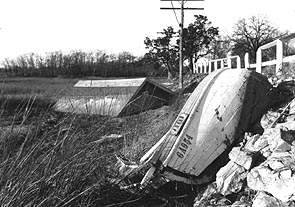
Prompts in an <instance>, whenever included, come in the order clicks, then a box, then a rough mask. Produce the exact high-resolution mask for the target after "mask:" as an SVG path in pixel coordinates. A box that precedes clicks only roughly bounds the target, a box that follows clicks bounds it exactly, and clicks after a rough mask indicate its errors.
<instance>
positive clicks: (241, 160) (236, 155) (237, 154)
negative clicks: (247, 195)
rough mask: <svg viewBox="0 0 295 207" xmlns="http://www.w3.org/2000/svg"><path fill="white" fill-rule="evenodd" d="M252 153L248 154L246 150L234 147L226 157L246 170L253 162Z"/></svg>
mask: <svg viewBox="0 0 295 207" xmlns="http://www.w3.org/2000/svg"><path fill="white" fill-rule="evenodd" d="M253 156H254V155H252V156H251V155H250V154H249V153H247V152H246V151H242V150H241V148H240V147H234V148H233V149H232V150H231V151H230V153H229V155H228V157H229V159H230V160H231V161H233V162H235V163H236V164H238V165H240V166H242V167H244V168H245V169H246V170H249V169H250V168H251V166H252V163H253V158H252V157H253Z"/></svg>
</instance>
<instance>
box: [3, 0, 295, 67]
mask: <svg viewBox="0 0 295 207" xmlns="http://www.w3.org/2000/svg"><path fill="white" fill-rule="evenodd" d="M161 6H162V7H171V3H170V2H161V1H160V0H0V28H1V29H0V62H1V61H2V60H3V59H4V58H14V57H16V56H18V55H21V54H25V53H30V52H34V53H39V54H44V52H52V51H57V50H62V51H65V52H68V51H70V50H76V49H81V50H83V51H86V52H87V51H90V50H97V49H99V50H106V52H107V53H119V52H122V51H128V52H131V53H133V54H134V55H138V56H139V55H143V54H144V53H145V52H146V50H145V49H144V44H143V41H144V39H145V37H147V36H148V37H156V36H157V32H159V31H162V30H163V29H164V28H167V27H168V26H173V27H174V28H175V29H176V28H178V24H177V21H176V19H175V16H174V13H173V11H172V10H160V7H161ZM174 6H175V7H178V6H179V3H178V2H177V1H176V2H174ZM186 7H203V8H204V11H186V12H185V25H187V24H189V23H192V22H193V19H194V18H193V16H194V15H195V14H202V15H206V16H208V18H209V20H210V21H211V22H212V23H213V26H216V27H219V28H220V31H221V32H222V33H223V34H224V33H230V32H231V29H232V27H233V25H234V23H235V22H237V20H238V19H239V18H243V17H249V16H251V15H258V14H260V15H266V16H267V17H268V18H269V20H270V21H271V22H272V23H273V25H274V26H277V27H279V29H281V30H289V31H290V32H295V23H294V22H295V0H280V1H275V0H205V1H204V2H187V3H186ZM177 14H179V11H177ZM178 17H179V15H178Z"/></svg>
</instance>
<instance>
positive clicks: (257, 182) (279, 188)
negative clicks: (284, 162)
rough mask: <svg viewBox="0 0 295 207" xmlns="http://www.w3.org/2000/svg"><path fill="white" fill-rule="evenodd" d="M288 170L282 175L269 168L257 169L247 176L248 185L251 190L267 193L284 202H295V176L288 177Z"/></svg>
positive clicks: (259, 167)
mask: <svg viewBox="0 0 295 207" xmlns="http://www.w3.org/2000/svg"><path fill="white" fill-rule="evenodd" d="M288 170H289V169H287V171H286V172H285V170H283V171H281V172H283V174H281V173H280V171H277V170H272V169H271V168H270V167H267V166H258V167H255V168H253V169H252V170H251V171H250V173H249V174H248V176H247V184H248V186H249V187H250V188H251V189H253V190H257V191H266V192H268V193H270V194H271V195H273V196H274V197H276V198H277V199H280V200H281V201H283V202H287V201H289V200H295V176H292V175H291V176H288V175H290V171H289V172H288Z"/></svg>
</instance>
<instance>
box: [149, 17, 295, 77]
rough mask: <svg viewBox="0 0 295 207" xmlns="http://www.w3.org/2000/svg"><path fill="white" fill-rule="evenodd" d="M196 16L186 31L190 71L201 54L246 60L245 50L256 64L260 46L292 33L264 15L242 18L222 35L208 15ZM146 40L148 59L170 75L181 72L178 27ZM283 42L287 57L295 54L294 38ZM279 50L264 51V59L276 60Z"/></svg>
mask: <svg viewBox="0 0 295 207" xmlns="http://www.w3.org/2000/svg"><path fill="white" fill-rule="evenodd" d="M195 18H196V19H195V21H194V22H193V23H191V24H189V25H188V27H186V28H184V31H183V39H184V41H183V48H184V49H183V54H184V60H186V61H187V67H188V68H189V71H190V72H192V71H193V62H197V61H198V60H199V58H201V57H206V58H208V59H219V58H225V57H227V56H235V55H238V56H240V58H241V59H242V60H243V59H244V55H245V53H249V58H250V63H255V62H256V51H257V49H258V48H259V47H260V46H262V45H264V44H267V43H269V42H271V41H273V40H275V39H278V38H281V37H284V36H285V35H288V34H289V32H288V31H285V32H283V31H280V30H279V29H278V28H276V27H274V26H273V25H272V24H271V23H270V21H269V20H268V19H267V18H266V17H265V16H261V15H260V16H251V17H248V18H242V19H239V20H238V21H237V22H236V23H235V24H234V26H233V31H232V32H231V34H228V35H220V34H219V28H218V27H214V26H212V25H211V22H210V21H209V20H208V18H207V17H206V16H203V15H195ZM144 43H145V45H146V48H147V49H148V50H149V52H148V53H147V54H146V55H145V56H146V57H147V58H148V59H150V60H151V61H154V62H158V63H159V64H160V65H163V66H166V68H167V70H168V71H169V74H170V76H174V75H175V74H177V73H178V67H179V66H178V64H179V61H178V51H179V35H178V32H176V31H175V30H174V28H172V27H168V28H167V29H164V30H163V32H162V33H161V35H160V36H159V37H157V38H154V39H150V38H149V37H147V38H146V39H145V42H144ZM293 43H294V42H293ZM283 44H284V55H285V56H289V55H294V54H295V47H294V46H295V45H294V44H290V41H288V42H284V43H283ZM275 49H276V48H275V47H272V48H270V49H267V50H264V51H263V53H262V59H263V61H266V60H271V59H274V58H275V55H276V50H275ZM242 64H243V62H242Z"/></svg>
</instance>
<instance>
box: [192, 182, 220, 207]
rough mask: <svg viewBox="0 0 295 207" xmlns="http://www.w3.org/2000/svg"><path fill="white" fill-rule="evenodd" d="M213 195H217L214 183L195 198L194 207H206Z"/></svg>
mask: <svg viewBox="0 0 295 207" xmlns="http://www.w3.org/2000/svg"><path fill="white" fill-rule="evenodd" d="M214 194H217V189H216V183H212V184H210V185H208V186H207V188H206V190H205V191H204V192H203V193H202V194H199V195H198V196H197V197H196V198H195V201H194V207H203V206H204V207H207V206H208V204H209V200H210V199H211V198H212V196H213V195H214Z"/></svg>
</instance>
